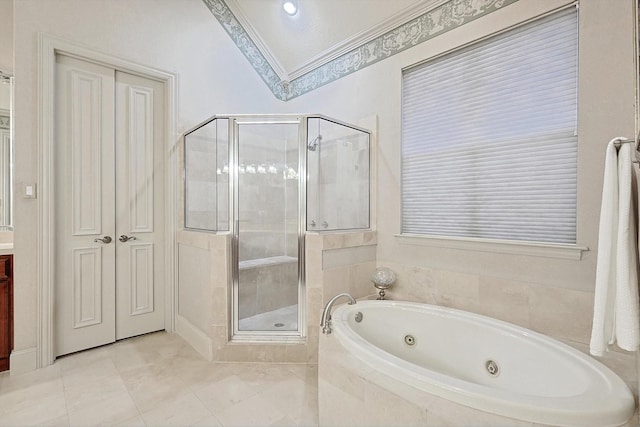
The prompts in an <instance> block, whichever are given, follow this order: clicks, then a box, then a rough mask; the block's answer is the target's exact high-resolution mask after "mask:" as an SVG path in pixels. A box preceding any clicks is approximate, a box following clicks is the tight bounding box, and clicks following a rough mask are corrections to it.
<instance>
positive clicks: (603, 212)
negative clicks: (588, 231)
mask: <svg viewBox="0 0 640 427" xmlns="http://www.w3.org/2000/svg"><path fill="white" fill-rule="evenodd" d="M617 139H618V138H615V139H614V140H612V141H611V142H609V145H608V146H607V153H606V159H605V169H604V187H603V189H602V207H601V209H600V228H599V238H598V239H599V243H598V261H597V266H596V288H595V300H594V306H593V328H592V331H591V342H590V347H589V351H590V352H591V354H592V355H594V356H602V355H603V354H604V352H605V351H606V350H608V346H609V345H611V344H614V343H617V344H618V347H620V348H622V349H624V350H629V351H635V350H637V349H638V344H639V343H640V325H639V321H640V316H639V313H638V255H637V253H638V249H637V244H638V240H637V239H638V236H637V234H636V224H635V221H636V203H635V202H634V197H633V191H632V189H633V188H634V187H635V185H634V184H635V183H634V180H635V177H634V175H635V174H634V172H633V165H632V158H631V151H632V147H633V144H621V145H620V149H619V150H616V147H615V144H614V142H615V140H617Z"/></svg>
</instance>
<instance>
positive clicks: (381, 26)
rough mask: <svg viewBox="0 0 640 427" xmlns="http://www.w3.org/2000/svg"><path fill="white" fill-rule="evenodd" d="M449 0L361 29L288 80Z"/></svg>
mask: <svg viewBox="0 0 640 427" xmlns="http://www.w3.org/2000/svg"><path fill="white" fill-rule="evenodd" d="M232 1H234V0H232ZM447 1H448V0H420V1H418V2H417V3H415V4H413V5H411V6H409V7H407V8H405V9H403V10H401V11H400V12H398V13H396V14H395V15H392V16H390V17H389V18H387V19H385V20H384V21H382V22H380V23H378V24H377V25H375V26H373V27H371V28H370V29H368V30H366V31H361V32H360V33H357V34H355V35H353V36H352V37H350V38H348V39H345V40H343V41H341V42H339V43H336V44H335V45H333V46H331V47H330V48H328V49H326V50H325V51H323V52H321V53H319V54H318V55H316V56H314V57H312V58H310V59H309V60H308V61H306V62H304V63H302V64H300V65H298V66H296V67H294V68H293V69H291V70H287V73H288V76H289V78H288V79H287V80H289V81H291V80H294V79H297V78H298V77H300V76H303V75H304V74H307V73H309V72H311V71H313V70H315V69H316V68H319V67H321V66H323V65H325V64H328V63H329V62H331V61H333V60H335V59H337V58H339V57H341V56H342V55H345V54H346V53H348V52H351V51H353V50H354V49H356V48H358V47H360V46H362V45H364V44H366V43H369V42H371V41H373V40H375V39H376V38H378V37H380V36H382V35H384V34H386V33H388V32H390V31H393V30H395V29H396V28H398V27H400V26H402V25H404V24H406V23H407V22H409V21H411V20H412V19H415V18H417V17H419V16H420V15H423V14H425V13H426V12H428V11H430V10H432V9H435V8H437V7H438V6H440V5H442V4H444V3H446V2H447Z"/></svg>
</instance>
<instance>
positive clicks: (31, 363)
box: [9, 347, 38, 375]
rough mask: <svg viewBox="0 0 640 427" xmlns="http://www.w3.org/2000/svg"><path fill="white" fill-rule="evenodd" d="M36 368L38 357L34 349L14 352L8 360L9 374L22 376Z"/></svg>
mask: <svg viewBox="0 0 640 427" xmlns="http://www.w3.org/2000/svg"><path fill="white" fill-rule="evenodd" d="M37 368H38V357H37V352H36V348H35V347H31V348H27V349H24V350H17V351H16V350H14V351H12V352H11V356H10V358H9V374H10V375H15V374H22V373H24V372H30V371H35V370H36V369H37Z"/></svg>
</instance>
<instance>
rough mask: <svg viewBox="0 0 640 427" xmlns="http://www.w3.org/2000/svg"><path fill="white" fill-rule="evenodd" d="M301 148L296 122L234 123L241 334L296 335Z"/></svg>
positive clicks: (238, 323)
mask: <svg viewBox="0 0 640 427" xmlns="http://www.w3.org/2000/svg"><path fill="white" fill-rule="evenodd" d="M299 149H300V148H299V124H298V122H297V121H296V122H275V123H265V122H257V123H252V122H250V121H242V122H241V121H238V122H237V126H236V157H237V161H236V165H237V168H238V170H237V174H236V179H237V181H236V183H235V184H236V185H235V196H236V197H235V218H236V223H235V224H236V226H235V230H234V237H235V239H236V240H235V245H234V251H235V252H236V260H237V263H234V264H236V265H235V266H236V267H237V269H238V271H237V272H236V274H235V275H234V276H235V277H236V278H237V283H236V284H234V285H235V287H234V292H235V296H236V302H237V305H236V315H237V318H236V321H237V323H236V325H237V331H239V332H258V333H259V332H261V331H262V332H264V331H267V332H275V331H277V332H280V331H298V295H299V286H300V279H299V277H300V273H299V265H298V264H299V263H298V242H299V239H298V235H299V229H300V226H299V222H300V211H299V206H300V201H299V200H300V197H299V191H300V190H299V184H298V182H299V181H298V178H299Z"/></svg>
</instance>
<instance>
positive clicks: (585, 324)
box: [379, 262, 638, 400]
mask: <svg viewBox="0 0 640 427" xmlns="http://www.w3.org/2000/svg"><path fill="white" fill-rule="evenodd" d="M379 266H380V267H382V266H384V267H389V268H391V269H392V270H393V271H394V272H395V273H396V276H397V280H396V283H395V284H394V285H393V287H391V289H389V290H388V291H387V297H388V298H390V299H396V300H403V301H413V302H422V303H427V304H435V305H441V306H445V307H451V308H457V309H460V310H466V311H469V312H472V313H478V314H482V315H485V316H489V317H493V318H495V319H499V320H504V321H506V322H510V323H513V324H515V325H518V326H522V327H525V328H527V329H531V330H533V331H536V332H539V333H542V334H545V335H548V336H550V337H552V338H555V339H557V340H559V341H562V342H564V343H565V344H568V345H571V346H572V347H574V348H576V349H578V350H580V351H582V352H583V353H587V354H588V353H589V338H590V334H591V320H592V316H593V292H584V291H578V290H573V289H561V288H552V287H549V286H545V285H544V284H538V283H528V282H520V281H516V280H507V279H502V278H497V277H489V276H481V275H476V274H467V273H459V272H452V271H447V270H438V269H433V268H426V267H418V266H414V265H404V264H398V263H390V262H379ZM596 359H597V360H599V361H600V362H602V363H604V364H605V365H607V366H608V367H609V368H610V369H611V370H613V371H614V372H615V373H616V374H618V375H619V376H620V377H621V378H622V379H623V380H624V381H625V382H626V383H627V384H628V385H629V388H630V389H631V391H632V392H633V393H634V395H635V396H636V400H637V399H638V374H637V372H638V367H637V366H638V364H637V361H636V355H635V354H634V353H630V352H626V351H623V350H619V351H611V352H609V353H607V354H605V356H604V357H597V358H596Z"/></svg>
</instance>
